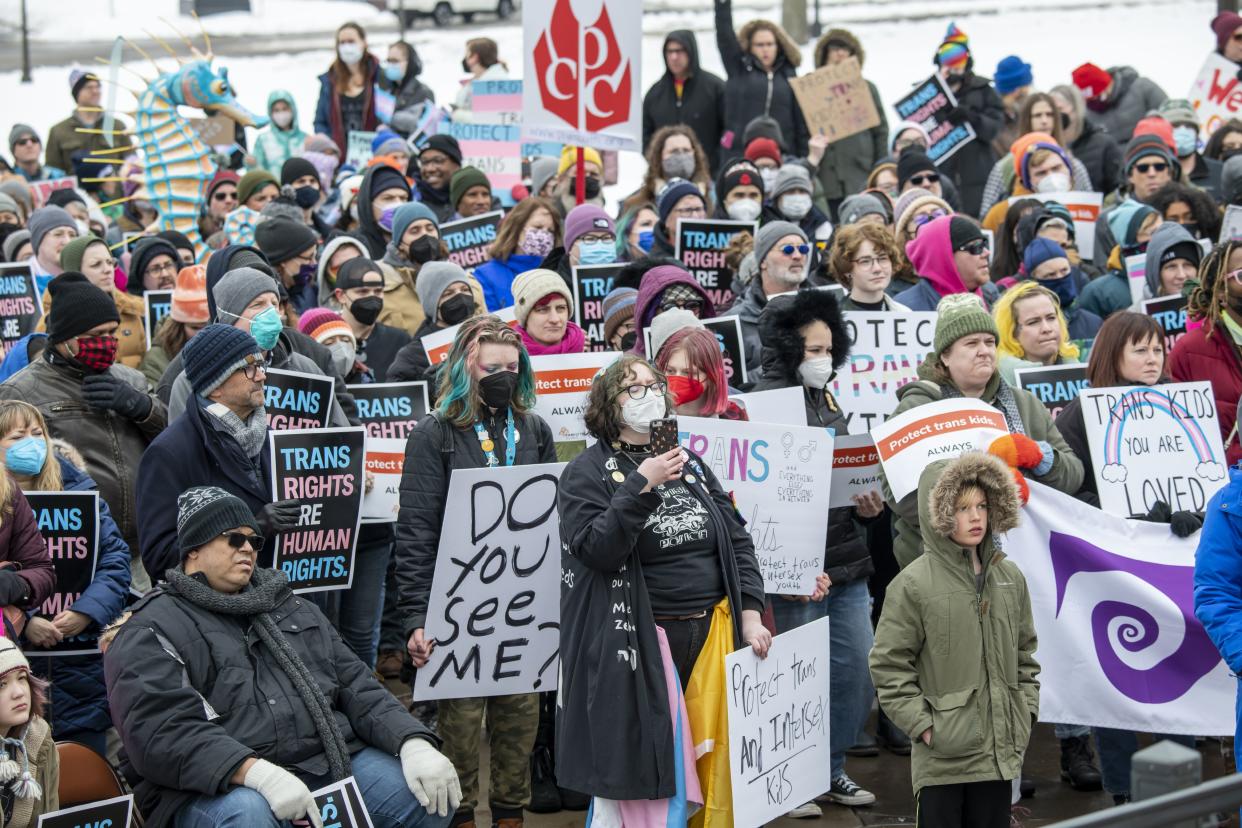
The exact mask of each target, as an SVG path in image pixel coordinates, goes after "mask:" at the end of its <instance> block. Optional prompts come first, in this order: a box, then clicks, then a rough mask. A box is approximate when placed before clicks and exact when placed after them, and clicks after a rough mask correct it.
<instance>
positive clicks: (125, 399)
mask: <svg viewBox="0 0 1242 828" xmlns="http://www.w3.org/2000/svg"><path fill="white" fill-rule="evenodd" d="M82 399H83V400H85V401H86V404H87V405H89V406H91V407H92V408H104V409H111V410H113V411H115V412H116V413H117V414H120V415H121V416H122V417H126V418H128V419H130V420H145V419H146V418H147V415H148V414H150V413H151V398H150V397H148V396H147V395H146V394H144V393H142V392H141V391H139V390H138V389H137V388H135V387H134V386H132V385H130V384H129V383H128V382H126V381H125V380H123V379H118V378H117V377H114V376H112V375H111V374H91V375H90V376H88V377H85V378H84V379H83V380H82Z"/></svg>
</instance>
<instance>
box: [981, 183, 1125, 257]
mask: <svg viewBox="0 0 1242 828" xmlns="http://www.w3.org/2000/svg"><path fill="white" fill-rule="evenodd" d="M1023 199H1034V200H1035V201H1038V202H1040V203H1041V204H1047V203H1048V202H1056V203H1057V204H1061V205H1064V207H1065V209H1067V210H1069V213H1070V218H1072V219H1073V220H1074V244H1076V245H1077V246H1078V252H1079V254H1080V255H1081V256H1082V258H1083V259H1084V260H1086V261H1090V260H1091V257H1092V256H1094V255H1095V223H1096V221H1097V220H1098V219H1099V217H1100V208H1101V207H1102V205H1103V204H1104V194H1103V193H1096V192H1084V191H1082V190H1073V191H1070V192H1068V193H1028V194H1027V195H1021V196H1013V197H1012V198H1010V199H1009V203H1010V204H1013V203H1014V202H1015V201H1021V200H1023ZM993 249H994V248H993Z"/></svg>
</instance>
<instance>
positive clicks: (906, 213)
mask: <svg viewBox="0 0 1242 828" xmlns="http://www.w3.org/2000/svg"><path fill="white" fill-rule="evenodd" d="M928 204H935V205H936V206H937V207H939V208H940V209H942V210H944V214H945V215H946V216H951V215H953V208H952V207H950V206H949V203H948V202H947V201H945V200H944V199H943V198H940V197H939V196H937V195H935V194H933V193H932V191H931V190H924V189H923V188H922V187H912V188H911V189H909V190H906V191H905V192H904V193H902V194H901V198H899V199H897V203H896V204H895V205H894V206H893V222H894V224H893V226H894V227H896V228H897V230H898V231H900V230H901V229H902V228H903V227H905V226H906V225H907V224H909V223H910V217H911V216H912V215H914V211H915V210H918V209H920V208H921V207H924V206H926V205H928Z"/></svg>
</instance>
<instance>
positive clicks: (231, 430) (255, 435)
mask: <svg viewBox="0 0 1242 828" xmlns="http://www.w3.org/2000/svg"><path fill="white" fill-rule="evenodd" d="M199 399H200V400H202V402H201V403H200V404H201V405H202V406H203V410H204V411H206V412H207V413H208V414H210V415H212V416H213V417H215V418H216V422H218V423H220V425H221V426H223V427H224V430H225V431H226V432H228V434H229V436H231V437H232V438H233V439H234V440H236V441H237V445H239V446H241V449H242V451H243V452H245V454H246V456H247V457H249V458H251V459H254V458H255V457H258V456H259V452H260V451H262V450H263V441H264V440H266V439H267V412H266V411H264V410H263V409H262V408H257V409H255V410H254V412H253V413H252V414H251V415H250V419H249V420H243V419H242V418H241V417H238V416H237V415H236V414H235V413H233V410H232V409H230V408H229V407H228V406H227V405H225V404H224V403H218V402H217V403H213V402H210V401H208V400H205V399H203V398H202V397H199Z"/></svg>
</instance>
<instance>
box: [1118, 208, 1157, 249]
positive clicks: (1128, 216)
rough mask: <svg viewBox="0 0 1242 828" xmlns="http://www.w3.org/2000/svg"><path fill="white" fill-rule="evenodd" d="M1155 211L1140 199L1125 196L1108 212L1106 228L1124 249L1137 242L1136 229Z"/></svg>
mask: <svg viewBox="0 0 1242 828" xmlns="http://www.w3.org/2000/svg"><path fill="white" fill-rule="evenodd" d="M1154 212H1156V211H1155V210H1153V209H1152V208H1151V207H1148V206H1147V205H1146V204H1144V203H1142V202H1141V201H1135V200H1134V199H1132V198H1127V199H1126V200H1125V201H1123V202H1121V203H1120V204H1118V205H1117V206H1116V207H1114V208H1113V209H1112V212H1110V213H1109V214H1108V229H1109V230H1110V231H1112V234H1113V238H1114V239H1116V240H1117V243H1118V244H1120V245H1121V247H1122V250H1123V251H1124V250H1125V248H1127V247H1133V246H1134V245H1135V244H1138V231H1139V228H1140V227H1142V226H1143V222H1144V221H1146V220H1147V217H1148V216H1149V215H1150V214H1152V213H1154Z"/></svg>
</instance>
